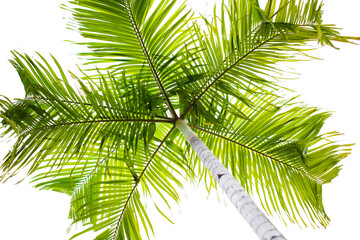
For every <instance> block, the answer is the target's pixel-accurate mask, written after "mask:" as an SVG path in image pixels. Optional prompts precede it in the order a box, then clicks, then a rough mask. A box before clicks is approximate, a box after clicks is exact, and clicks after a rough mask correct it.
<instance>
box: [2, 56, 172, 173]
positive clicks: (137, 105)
mask: <svg viewBox="0 0 360 240" xmlns="http://www.w3.org/2000/svg"><path fill="white" fill-rule="evenodd" d="M42 60H43V64H41V63H40V62H35V61H34V60H32V59H31V58H30V57H29V56H27V55H24V56H23V55H20V54H18V53H15V60H14V61H12V63H13V64H14V66H15V67H16V68H17V70H18V73H19V75H20V77H21V79H22V81H23V83H24V87H25V91H26V98H24V99H21V100H17V101H16V102H14V103H7V105H5V104H2V108H3V109H4V110H3V111H2V115H3V116H5V117H6V118H4V120H3V123H5V126H7V130H6V131H7V132H9V133H10V132H11V131H13V132H17V133H18V135H17V141H16V143H15V145H14V148H13V149H12V152H11V153H9V154H8V156H7V157H6V159H5V162H4V164H3V165H2V170H3V172H4V174H3V176H2V179H5V178H6V177H5V175H6V174H10V176H11V175H12V174H15V173H16V172H18V171H19V170H20V169H22V168H24V167H25V166H27V165H29V164H31V168H30V170H29V173H31V172H33V171H34V170H35V169H36V168H37V167H39V165H41V163H42V162H43V161H44V160H45V159H46V160H49V159H51V161H49V162H48V163H47V164H50V165H52V166H54V167H55V166H59V167H60V166H61V165H62V164H65V163H66V162H67V161H69V160H70V159H73V158H74V156H76V157H75V159H83V160H84V158H85V159H87V158H88V159H89V158H94V157H97V158H98V159H101V158H102V156H101V154H105V155H107V154H111V153H110V152H109V151H110V149H112V148H114V147H117V148H116V149H114V151H115V154H117V155H118V154H120V152H122V151H124V150H127V149H132V148H133V149H136V147H137V144H138V142H139V141H145V142H148V141H151V138H152V137H153V136H149V135H148V134H147V133H148V132H149V131H148V130H149V129H153V132H155V130H154V129H156V128H155V127H156V125H155V123H157V122H169V120H168V119H167V118H166V117H162V116H159V117H156V114H157V113H158V114H162V115H164V112H165V111H166V108H164V106H163V105H162V103H160V105H156V104H155V103H156V96H154V97H155V98H152V96H149V94H150V93H148V92H147V90H146V88H144V87H143V86H142V85H141V84H140V83H139V82H137V81H135V80H134V81H132V80H129V81H127V80H126V79H125V78H124V77H123V78H121V79H115V78H113V77H111V76H109V77H108V78H110V80H105V76H103V75H100V84H99V85H96V84H94V83H93V82H91V80H90V79H89V80H88V84H85V83H82V82H80V81H78V84H79V85H80V87H81V90H78V91H77V90H75V88H73V87H72V86H71V85H70V83H69V81H68V80H67V79H66V77H65V75H64V74H63V71H62V69H61V68H60V65H58V70H59V72H61V75H60V76H61V77H59V76H58V75H56V73H55V71H54V70H53V69H52V68H51V67H50V65H49V64H48V63H47V62H46V61H45V59H42ZM61 78H62V79H61ZM60 79H61V80H60ZM109 83H112V85H111V86H110V85H109ZM110 87H112V88H113V89H114V91H111V92H110V91H109V88H110ZM150 99H151V100H150ZM154 100H155V101H154ZM158 103H159V102H158ZM134 109H135V110H134ZM7 123H8V124H7ZM75 139H76V141H75ZM30 159H31V161H30ZM10 172H12V173H10Z"/></svg>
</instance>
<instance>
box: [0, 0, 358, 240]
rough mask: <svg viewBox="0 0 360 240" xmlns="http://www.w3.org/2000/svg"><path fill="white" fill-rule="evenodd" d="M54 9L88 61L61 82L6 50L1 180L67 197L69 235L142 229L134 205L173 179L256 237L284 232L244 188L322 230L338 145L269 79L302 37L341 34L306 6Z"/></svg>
mask: <svg viewBox="0 0 360 240" xmlns="http://www.w3.org/2000/svg"><path fill="white" fill-rule="evenodd" d="M64 7H65V8H66V9H69V10H70V11H71V12H72V14H73V21H72V22H71V23H70V24H69V26H70V27H71V28H72V29H74V30H76V31H78V32H79V33H80V34H81V35H82V36H83V37H84V39H85V40H84V42H80V43H78V44H82V45H86V46H87V47H88V48H89V50H90V51H88V52H84V53H80V55H81V56H82V57H83V58H84V59H85V60H86V61H87V64H89V65H92V66H96V67H86V68H87V69H86V71H85V70H84V71H82V73H81V74H80V75H81V76H76V75H75V74H73V73H72V74H71V77H69V76H68V74H66V73H65V71H64V70H63V68H62V67H61V65H60V64H59V62H58V61H57V59H56V58H55V57H53V56H51V60H48V59H46V58H45V57H43V56H42V55H40V54H39V55H38V57H37V59H38V60H35V59H34V58H32V57H30V56H28V55H27V54H22V53H19V52H16V51H14V52H13V55H14V57H13V59H12V60H11V62H12V64H13V65H14V67H15V68H16V70H17V71H18V74H19V76H20V79H21V81H22V83H23V85H24V89H25V97H24V98H22V99H17V100H15V101H12V100H10V99H8V98H6V97H2V98H1V100H0V107H1V113H0V116H1V117H2V126H3V127H2V129H3V133H2V135H3V137H8V138H14V139H16V141H15V143H14V146H13V148H12V150H11V151H10V152H9V154H8V155H7V156H6V157H5V159H4V161H3V163H2V165H1V170H2V175H1V178H0V179H1V180H2V181H6V180H7V179H9V178H11V177H13V176H15V175H17V174H18V173H19V172H21V171H24V170H25V171H27V174H28V175H31V176H32V180H33V182H34V183H35V186H36V187H38V188H41V189H48V190H53V191H58V192H62V193H66V194H68V195H70V196H71V198H72V200H71V208H70V218H71V219H72V220H73V222H74V224H75V223H78V222H81V223H83V225H85V226H86V227H87V228H86V229H85V230H83V231H81V232H79V233H78V234H75V235H74V236H73V237H72V238H75V237H76V236H79V235H81V234H84V233H86V232H89V231H96V232H99V234H98V236H97V238H96V239H141V235H140V232H141V231H140V229H143V230H145V231H144V232H145V234H147V235H148V236H149V234H150V232H152V231H153V227H152V225H151V221H150V217H149V216H148V214H147V211H146V208H145V206H144V205H145V203H146V202H148V199H149V198H151V197H154V196H155V195H157V196H158V197H159V198H156V199H160V200H157V201H161V200H162V201H163V203H165V204H166V205H168V206H170V205H169V204H170V203H169V201H170V200H173V201H175V202H178V201H179V195H178V193H177V191H178V187H181V180H180V179H186V180H190V181H197V180H203V181H204V182H205V183H206V184H207V186H208V189H211V188H214V187H217V186H220V187H221V188H222V189H223V191H224V192H225V193H226V194H227V195H228V197H229V199H230V201H231V202H232V203H233V204H234V205H235V207H236V208H237V209H238V211H239V212H240V213H241V214H242V215H243V216H244V218H245V219H246V220H247V221H248V222H249V224H250V225H251V227H252V228H253V229H254V231H255V233H256V234H257V235H258V236H259V238H260V239H285V238H284V236H282V234H281V233H280V232H279V231H278V230H277V229H276V227H275V226H274V225H273V224H272V223H271V222H270V221H269V220H268V219H267V217H266V215H265V214H264V213H262V211H261V210H260V209H259V208H258V207H257V206H256V205H255V203H254V202H253V201H252V200H251V198H250V196H249V195H248V194H250V195H252V194H254V193H255V194H257V196H258V197H259V198H260V200H261V202H262V205H263V210H264V211H266V212H267V213H268V214H277V215H278V216H279V217H281V218H284V219H287V220H289V221H290V222H297V223H299V224H304V225H312V226H318V225H322V226H326V225H327V224H328V222H329V218H328V217H327V215H326V213H325V211H324V207H323V204H322V199H321V195H322V193H321V191H322V185H323V184H325V183H329V182H330V181H331V180H332V179H333V178H334V177H336V176H337V174H338V172H339V166H338V165H337V164H338V163H339V161H340V160H341V159H343V158H344V157H346V156H347V155H348V154H349V152H350V145H344V144H339V143H337V142H336V141H335V140H334V138H336V136H337V135H338V133H336V132H331V133H325V134H324V133H320V130H321V128H322V125H323V124H324V121H325V120H326V119H327V118H328V117H329V116H330V114H329V113H327V112H321V111H320V110H318V109H316V108H312V107H308V106H306V105H303V104H301V103H297V102H296V100H295V99H294V98H291V97H285V96H284V94H286V93H288V92H287V90H286V89H283V88H282V87H281V86H279V83H278V81H277V79H278V78H279V77H280V76H281V74H282V72H283V70H282V68H281V66H282V65H279V64H281V63H282V62H291V61H297V60H301V59H303V58H304V57H307V54H306V52H307V51H308V50H310V49H311V48H312V47H313V43H314V42H318V43H320V44H321V45H330V46H332V47H335V46H334V44H333V43H334V42H336V41H338V42H348V41H349V40H350V39H354V38H352V37H343V36H340V34H339V33H338V32H337V30H336V28H335V27H334V26H333V25H326V24H323V22H322V19H321V17H322V11H321V4H320V3H319V2H318V1H317V0H308V1H295V0H288V1H280V3H278V4H276V1H274V0H269V1H267V3H266V5H265V6H264V7H263V8H261V6H260V4H259V3H258V1H255V0H230V1H229V2H228V4H226V5H225V4H224V3H222V4H220V5H219V6H218V7H217V8H214V17H213V18H211V19H207V18H205V17H196V15H194V14H193V13H192V12H191V11H190V10H189V9H188V8H187V7H186V5H185V4H177V3H176V1H170V0H161V1H159V2H158V3H154V1H152V0H129V1H127V0H103V1H93V0H76V1H71V2H70V3H69V4H68V5H66V6H64ZM201 23H203V24H201ZM84 68H85V67H84ZM199 160H200V161H199ZM201 162H202V163H201ZM204 167H205V168H204ZM154 199H155V198H154ZM156 204H157V205H156V206H158V205H159V206H160V203H158V202H156ZM158 209H159V212H160V213H162V211H161V209H160V208H159V207H158ZM162 214H163V213H162Z"/></svg>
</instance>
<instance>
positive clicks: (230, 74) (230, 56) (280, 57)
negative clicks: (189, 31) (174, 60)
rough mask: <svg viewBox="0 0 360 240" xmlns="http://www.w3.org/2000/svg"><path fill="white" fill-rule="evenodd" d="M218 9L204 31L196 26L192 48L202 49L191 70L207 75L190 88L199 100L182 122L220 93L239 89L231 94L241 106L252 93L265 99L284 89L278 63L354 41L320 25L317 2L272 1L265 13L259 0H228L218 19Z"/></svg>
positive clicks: (187, 111)
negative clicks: (317, 48) (316, 48)
mask: <svg viewBox="0 0 360 240" xmlns="http://www.w3.org/2000/svg"><path fill="white" fill-rule="evenodd" d="M214 9H215V10H214V18H213V19H212V20H208V19H206V18H203V19H204V21H205V23H206V29H205V30H204V29H203V28H201V27H200V26H198V25H197V24H194V27H193V29H194V31H195V32H196V37H195V38H196V40H197V41H194V44H196V46H197V47H198V48H199V49H201V50H202V51H200V52H198V53H197V54H196V55H197V56H196V57H194V58H193V59H194V61H193V62H195V63H193V66H197V67H198V68H199V70H197V72H202V73H207V75H206V77H204V78H203V79H202V80H200V81H197V82H195V83H193V84H192V85H191V86H190V85H189V88H192V89H196V90H195V91H194V90H193V91H192V92H193V93H195V96H196V97H193V99H192V100H191V101H190V104H189V105H188V107H187V108H186V109H185V110H184V112H182V113H181V117H182V118H184V117H185V116H186V115H187V114H189V112H190V111H191V109H193V108H194V107H195V105H196V103H197V102H202V101H207V100H206V98H208V99H211V98H212V96H213V95H216V94H217V93H218V92H219V91H220V92H227V93H228V91H227V89H229V88H231V89H236V90H237V91H236V92H237V95H234V94H231V95H232V96H233V97H237V98H238V99H239V100H243V101H244V100H245V99H246V98H245V97H244V94H245V93H246V92H248V91H250V89H252V90H253V89H257V92H259V93H262V94H264V95H267V94H269V92H274V91H275V92H276V91H277V90H278V89H279V88H281V87H280V86H278V84H277V81H276V76H279V74H281V68H280V67H279V65H278V63H279V62H286V61H287V62H289V61H290V62H291V61H297V60H299V59H301V58H299V55H301V53H302V52H304V51H306V50H309V49H311V48H313V46H311V45H309V44H311V43H312V42H316V41H319V42H320V43H322V44H328V45H331V46H333V45H332V42H333V41H339V42H349V39H352V38H348V37H342V36H340V34H339V32H338V31H337V29H336V28H335V27H334V26H331V25H323V24H322V20H321V13H322V12H321V4H319V2H318V1H317V0H313V1H312V0H310V1H306V2H304V1H296V0H289V1H281V3H280V4H279V5H276V1H268V3H267V6H266V8H265V10H262V9H261V8H260V6H259V4H258V2H257V1H245V0H244V1H243V0H230V1H229V4H228V5H224V4H222V5H221V8H220V15H219V16H218V17H217V15H216V14H217V13H216V8H214ZM189 69H190V70H191V69H193V68H189ZM195 73H196V72H195V71H194V73H193V74H195ZM228 86H229V87H228ZM260 91H262V92H260ZM206 95H209V96H206ZM244 103H247V104H249V101H247V102H244ZM221 107H223V106H218V108H221Z"/></svg>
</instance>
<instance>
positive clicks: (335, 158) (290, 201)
mask: <svg viewBox="0 0 360 240" xmlns="http://www.w3.org/2000/svg"><path fill="white" fill-rule="evenodd" d="M267 100H268V102H265V101H263V100H261V99H260V100H259V99H253V101H254V102H256V105H257V106H259V107H260V106H261V107H263V109H264V110H263V111H259V110H258V109H257V110H254V109H252V108H249V107H248V106H246V105H245V104H243V103H241V102H240V101H238V102H237V104H235V105H236V106H237V107H238V108H240V109H242V111H243V112H245V113H246V115H247V116H248V117H249V119H250V120H245V119H241V118H238V117H236V116H234V115H233V114H231V112H230V111H229V113H228V114H227V116H226V124H225V125H226V126H227V127H226V128H225V127H222V126H219V125H215V124H209V123H206V122H203V123H202V124H199V125H195V126H192V128H193V129H194V130H196V131H197V132H198V134H199V137H200V138H201V139H202V140H203V141H204V143H205V144H206V145H207V146H208V147H209V148H210V149H211V150H212V151H213V152H214V154H215V155H216V156H217V157H218V158H219V159H221V161H222V162H223V164H224V165H225V166H226V167H227V168H229V169H230V170H231V172H232V174H233V175H234V176H235V177H237V178H238V180H239V181H240V182H241V183H242V185H243V186H244V187H245V189H246V190H247V191H248V192H249V193H256V194H257V196H259V197H260V199H261V203H262V205H263V207H264V209H265V210H266V211H267V212H268V213H271V214H274V213H277V214H278V216H283V215H282V214H283V213H285V215H286V216H287V218H288V219H289V220H290V221H291V222H297V223H298V224H300V223H302V224H304V225H307V224H311V225H312V226H318V224H321V225H323V226H326V225H327V224H328V223H329V218H328V217H327V215H326V213H325V210H324V206H323V204H322V198H321V195H322V193H321V191H322V185H323V184H325V183H329V182H330V181H331V180H332V179H333V178H335V177H336V176H337V175H338V172H339V170H340V166H338V165H337V164H338V163H339V161H340V160H341V159H343V158H345V157H346V156H347V155H348V154H349V152H350V148H351V144H340V143H338V142H336V140H335V139H336V136H338V135H339V133H337V132H331V133H325V134H323V133H321V132H320V130H321V128H322V126H323V124H324V122H325V120H326V119H327V118H328V117H329V116H330V114H329V113H328V112H321V111H319V110H318V109H315V108H309V107H306V106H303V105H300V104H296V103H292V102H291V101H290V102H281V101H279V100H276V99H275V98H274V97H272V98H268V99H267ZM198 164H199V163H198V162H197V163H196V164H195V165H193V166H192V167H191V168H192V169H197V170H198V171H197V172H198V174H199V175H200V176H205V179H207V181H208V186H209V187H211V186H214V182H213V180H212V179H210V178H207V177H208V174H207V173H206V172H203V171H204V169H203V168H202V167H201V166H200V165H198ZM204 174H205V175H204Z"/></svg>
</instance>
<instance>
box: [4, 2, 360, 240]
mask: <svg viewBox="0 0 360 240" xmlns="http://www.w3.org/2000/svg"><path fill="white" fill-rule="evenodd" d="M61 2H62V1H58V0H57V1H55V0H52V1H49V0H32V1H29V0H11V1H5V0H1V1H0V43H1V44H0V73H1V75H0V94H3V95H6V96H8V97H10V98H13V97H22V96H23V95H22V94H23V89H22V86H21V84H20V80H19V79H18V76H17V73H16V71H15V70H14V69H13V68H12V66H11V64H10V63H9V62H8V59H9V58H11V55H10V50H13V49H16V50H20V51H23V52H26V53H28V54H30V55H33V56H34V55H35V54H34V51H39V52H40V53H42V54H44V55H46V54H47V53H49V52H51V53H52V54H53V55H55V56H56V57H57V58H58V59H59V60H60V62H61V63H62V65H63V67H64V68H67V69H70V70H72V69H76V66H75V64H76V57H75V56H74V53H76V52H77V51H78V50H77V47H76V46H74V45H71V44H68V43H65V42H64V41H63V40H64V39H74V38H76V37H77V35H76V34H75V33H73V32H71V31H69V30H65V27H64V23H65V20H64V19H63V17H64V16H65V17H66V13H65V12H64V11H63V10H60V8H59V7H58V5H59V3H61ZM190 2H192V3H194V6H195V7H198V8H199V9H200V10H201V11H204V9H205V6H206V5H207V3H208V5H210V6H211V5H212V2H214V1H207V3H205V1H204V2H202V3H200V1H196V0H192V1H190ZM324 2H325V7H324V12H325V15H324V19H325V22H327V23H335V24H337V25H338V26H339V27H342V28H343V31H342V33H343V34H344V35H355V36H360V26H359V25H360V24H359V23H360V21H359V17H358V16H359V15H358V11H359V9H360V3H359V1H357V0H343V1H336V0H325V1H324ZM210 10H211V9H210ZM337 46H338V47H340V48H341V50H340V51H338V50H333V49H331V48H329V47H326V48H322V49H320V50H318V51H316V52H314V53H313V55H316V56H319V57H321V58H323V59H324V60H321V61H311V62H303V63H298V64H296V65H293V66H296V71H298V72H300V73H301V76H300V78H299V79H298V80H296V81H292V82H291V83H289V85H288V86H290V87H291V88H293V89H296V90H297V92H298V93H300V94H302V95H303V97H302V99H303V100H305V101H306V102H307V103H308V104H309V105H313V106H318V107H321V108H323V109H324V110H331V111H334V114H333V117H332V118H331V119H330V120H329V121H328V123H327V124H326V126H325V128H326V130H328V131H330V130H337V131H340V132H343V133H345V135H344V137H343V139H344V140H345V141H350V142H353V143H360V127H359V115H360V114H359V103H360V93H359V86H360V84H359V81H360V76H359V67H360V64H359V56H360V46H357V45H350V44H347V45H343V44H337ZM1 141H2V142H0V144H1V145H0V157H2V156H4V154H5V153H6V151H7V149H8V147H9V145H7V144H6V143H4V141H3V140H1ZM359 156H360V152H359V148H358V145H355V146H354V149H353V153H352V155H351V156H350V157H348V158H347V159H345V161H343V164H344V167H343V170H342V171H341V173H340V176H339V177H338V178H337V179H335V180H334V181H333V182H332V183H331V184H328V185H326V186H324V204H325V208H326V210H327V214H328V215H329V216H330V218H331V219H332V221H331V223H330V225H329V226H328V228H327V229H326V230H324V229H317V230H312V229H300V228H299V227H297V226H295V225H290V226H288V227H285V226H284V224H283V223H282V222H281V221H279V220H278V219H274V218H272V221H273V222H274V223H275V224H276V225H277V226H278V228H279V229H280V230H281V231H282V232H283V233H284V235H285V236H286V237H287V238H288V239H289V240H297V239H307V240H311V239H327V240H334V239H360V236H359V235H358V234H357V232H358V228H359V223H360V221H359V216H360V205H359V197H360V194H359V183H360V181H359V175H360V174H359V172H360V171H359V169H360V164H359ZM181 194H182V197H183V198H182V203H181V205H180V207H176V208H175V209H174V210H173V214H172V220H173V221H174V222H175V224H174V225H172V224H170V223H168V222H166V221H164V220H162V219H161V218H159V219H158V218H155V219H154V221H153V225H154V227H155V233H156V237H155V238H153V239H158V240H165V239H174V240H177V239H189V240H195V239H207V240H219V239H228V240H233V239H234V240H235V239H244V240H251V239H254V240H255V239H257V238H256V236H254V234H253V233H252V230H251V229H250V228H249V227H248V226H247V224H246V223H245V222H244V220H243V219H242V218H241V216H240V215H239V214H238V213H237V212H236V210H235V209H234V208H233V207H232V206H231V204H229V203H226V204H224V200H221V202H219V201H218V199H217V196H216V195H215V194H214V195H211V196H208V195H207V193H206V191H205V190H204V188H203V186H198V187H193V186H190V185H185V189H184V191H183V193H181ZM69 200H70V199H69V198H68V197H67V196H65V195H62V194H59V193H54V192H49V191H38V190H37V189H34V188H32V187H31V186H30V185H28V184H26V183H22V184H19V185H14V183H13V182H8V183H5V184H1V185H0V239H6V240H8V239H9V240H17V239H30V240H31V239H36V240H45V239H52V240H64V239H68V237H69V235H66V229H67V227H68V226H69V224H70V221H69V220H68V219H67V214H68V207H69ZM225 205H227V206H225ZM79 239H80V238H79ZM83 239H90V238H83Z"/></svg>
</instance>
